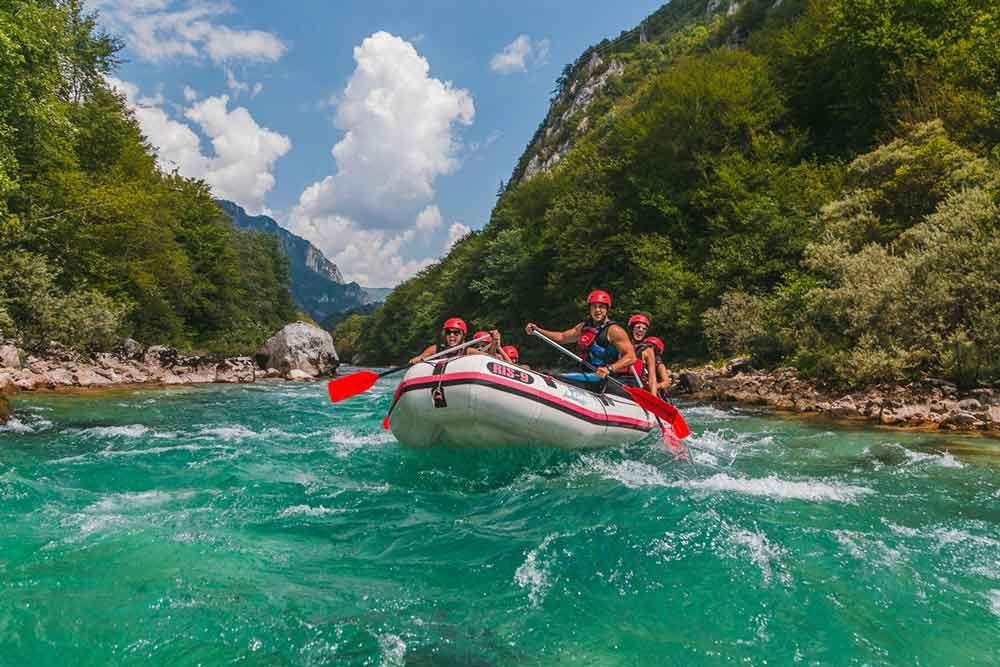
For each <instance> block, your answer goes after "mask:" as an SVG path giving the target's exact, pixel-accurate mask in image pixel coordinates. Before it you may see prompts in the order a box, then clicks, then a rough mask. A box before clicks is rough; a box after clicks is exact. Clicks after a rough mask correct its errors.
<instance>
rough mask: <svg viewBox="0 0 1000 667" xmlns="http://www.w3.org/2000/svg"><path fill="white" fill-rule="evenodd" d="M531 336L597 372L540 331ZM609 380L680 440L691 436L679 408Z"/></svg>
mask: <svg viewBox="0 0 1000 667" xmlns="http://www.w3.org/2000/svg"><path fill="white" fill-rule="evenodd" d="M531 335H533V336H536V337H538V338H541V339H542V340H543V341H545V342H546V343H548V344H549V345H551V346H552V347H553V348H555V349H557V350H559V351H560V352H562V353H563V354H565V355H566V356H568V357H570V358H571V359H573V360H574V361H576V362H577V363H580V364H583V365H584V366H585V367H586V368H588V369H590V370H592V371H594V372H595V373H596V372H597V367H595V366H593V365H591V364H589V363H587V362H586V361H584V360H583V359H581V358H580V357H578V356H577V355H575V354H573V353H572V352H570V351H569V350H567V349H566V348H565V347H563V346H562V345H560V344H559V343H557V342H555V341H554V340H552V339H551V338H549V337H548V336H546V335H545V334H543V333H542V332H541V331H539V330H538V329H535V330H534V331H532V332H531ZM608 380H609V381H610V382H613V383H615V384H616V385H618V386H619V387H621V388H622V389H624V390H625V391H626V392H627V393H628V395H629V396H631V397H632V400H633V401H635V402H636V403H638V404H639V406H640V407H642V408H643V409H644V410H646V412H651V413H653V414H654V415H656V416H657V417H662V418H663V419H665V420H666V421H667V422H668V423H669V424H670V425H671V426H672V427H673V429H674V433H675V434H676V435H677V437H678V438H681V439H684V438H686V437H688V436H689V435H691V429H689V428H688V425H687V423H686V422H685V421H684V418H683V417H681V413H680V412H678V411H677V408H675V407H674V406H672V405H670V404H669V403H667V402H666V401H664V400H662V399H660V398H658V397H656V396H653V395H652V394H650V393H649V392H648V391H646V390H644V389H640V388H639V387H630V386H628V385H627V384H625V383H623V382H621V381H620V380H617V379H615V378H613V377H611V376H610V375H609V376H608Z"/></svg>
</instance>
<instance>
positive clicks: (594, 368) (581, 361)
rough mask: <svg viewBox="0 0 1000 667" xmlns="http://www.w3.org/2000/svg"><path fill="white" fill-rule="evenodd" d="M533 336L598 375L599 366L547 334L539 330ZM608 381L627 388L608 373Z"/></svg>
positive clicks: (532, 333) (533, 332)
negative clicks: (585, 359)
mask: <svg viewBox="0 0 1000 667" xmlns="http://www.w3.org/2000/svg"><path fill="white" fill-rule="evenodd" d="M531 335H532V336H535V337H536V338H541V339H542V340H544V341H545V342H546V343H548V344H549V346H551V347H552V348H554V349H556V350H559V351H560V352H562V353H563V354H565V355H566V356H567V357H569V358H570V359H573V360H574V361H576V362H577V363H579V364H583V366H584V367H585V368H587V369H589V370H590V371H592V372H594V373H596V372H597V366H594V365H593V364H591V363H590V362H588V361H584V359H583V358H582V357H579V356H577V355H576V354H574V353H573V352H572V351H571V350H568V349H566V348H565V347H563V346H562V345H560V344H559V343H557V342H555V341H554V340H552V339H551V338H549V337H548V336H546V335H545V334H543V333H542V332H541V331H539V330H538V329H535V330H533V331H532V332H531ZM608 370H609V371H610V369H608ZM607 379H608V380H609V381H610V382H613V383H615V384H616V385H618V386H619V387H625V386H626V385H625V383H624V382H622V381H621V380H618V379H617V378H615V377H613V376H612V375H611V373H610V372H609V373H608V377H607Z"/></svg>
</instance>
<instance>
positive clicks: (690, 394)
mask: <svg viewBox="0 0 1000 667" xmlns="http://www.w3.org/2000/svg"><path fill="white" fill-rule="evenodd" d="M673 391H674V394H675V395H678V396H684V397H685V398H691V399H695V400H703V401H715V402H732V403H739V404H742V405H756V406H764V407H768V408H771V409H774V410H781V411H788V412H798V413H805V414H808V413H813V414H821V415H825V416H828V417H832V418H835V419H843V420H852V421H866V422H874V423H877V424H882V425H885V426H898V427H906V428H922V429H942V430H952V431H984V432H988V433H992V434H1000V390H998V389H995V388H990V387H981V388H978V389H972V390H967V391H963V390H960V389H959V388H958V387H957V386H956V385H955V384H954V383H952V382H948V381H947V380H940V379H934V378H928V379H925V380H922V381H919V382H913V383H910V384H905V385H877V386H874V387H869V388H867V389H865V390H863V391H853V392H837V391H834V390H832V389H827V388H823V387H819V386H817V385H815V384H813V383H810V382H807V381H805V380H803V379H801V378H800V377H799V376H798V373H797V371H796V369H794V368H779V369H777V370H773V371H761V370H756V369H754V368H752V367H751V365H750V362H749V360H747V359H733V360H731V361H729V362H728V363H727V364H726V365H725V366H724V367H722V368H716V367H714V366H704V367H701V368H689V369H684V370H682V371H679V372H677V373H676V374H675V376H674V383H673Z"/></svg>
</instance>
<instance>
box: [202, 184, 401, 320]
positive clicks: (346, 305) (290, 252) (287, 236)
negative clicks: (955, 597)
mask: <svg viewBox="0 0 1000 667" xmlns="http://www.w3.org/2000/svg"><path fill="white" fill-rule="evenodd" d="M216 204H218V206H219V208H221V209H222V210H223V211H225V213H226V214H227V215H228V216H229V217H230V218H231V219H232V221H233V225H234V226H236V227H237V228H239V229H246V230H251V231H259V232H264V233H265V234H270V235H271V236H275V237H277V239H278V242H279V244H280V245H281V249H282V250H283V251H284V252H285V254H286V255H287V256H288V259H289V265H290V266H289V269H290V272H291V277H292V298H293V299H294V300H295V304H296V305H297V306H298V307H299V308H301V309H302V310H303V312H305V313H306V314H307V315H309V316H310V317H312V318H313V319H314V320H316V321H317V322H323V321H324V320H327V319H329V318H330V317H331V316H333V315H337V314H340V313H344V312H347V311H350V310H355V309H359V308H365V307H369V306H371V305H372V304H375V303H378V302H381V301H383V300H385V297H386V295H387V294H388V292H390V291H392V290H391V289H390V288H384V287H372V288H367V287H362V286H361V285H359V284H358V283H356V282H350V283H345V282H344V276H343V274H342V273H341V272H340V269H339V268H338V267H337V265H336V264H334V263H333V262H331V261H330V260H329V259H327V257H326V255H324V254H323V252H322V251H321V250H320V249H319V248H317V247H316V246H314V245H313V244H312V243H310V242H309V241H307V240H306V239H304V238H302V237H301V236H297V235H296V234H293V233H292V232H290V231H288V230H287V229H285V228H284V227H282V226H281V225H279V224H278V223H277V222H275V220H274V219H273V218H270V217H268V216H266V215H250V214H249V213H247V212H246V210H245V209H244V208H243V207H242V206H240V205H239V204H236V203H234V202H231V201H227V200H225V199H217V200H216Z"/></svg>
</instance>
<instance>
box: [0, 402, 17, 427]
mask: <svg viewBox="0 0 1000 667" xmlns="http://www.w3.org/2000/svg"><path fill="white" fill-rule="evenodd" d="M12 414H14V411H13V410H11V408H10V402H9V401H8V400H7V398H6V397H5V396H0V424H6V423H7V421H8V420H10V416H11V415H12Z"/></svg>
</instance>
